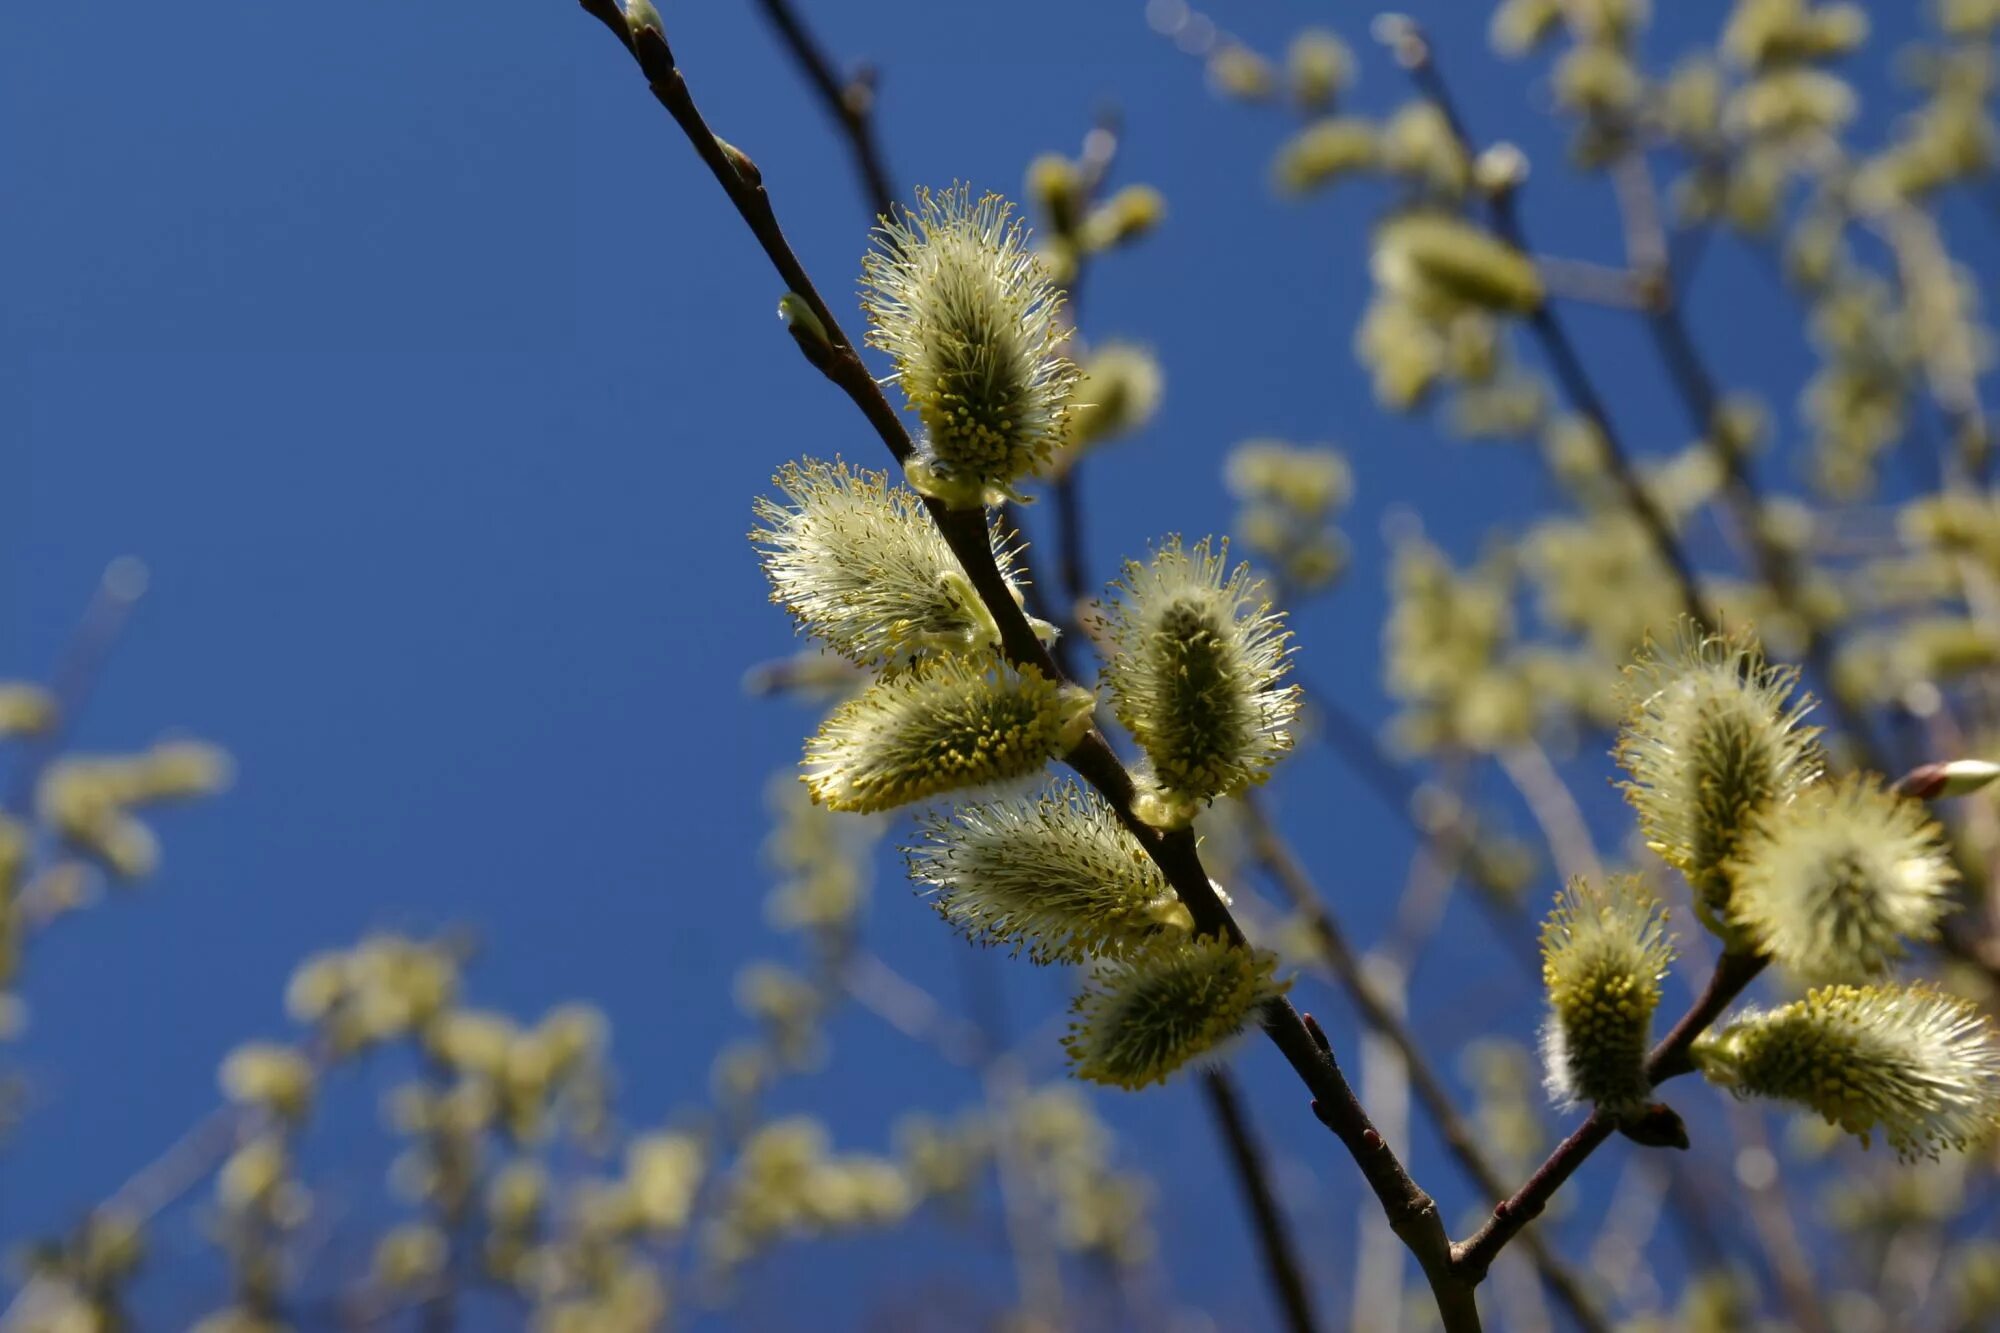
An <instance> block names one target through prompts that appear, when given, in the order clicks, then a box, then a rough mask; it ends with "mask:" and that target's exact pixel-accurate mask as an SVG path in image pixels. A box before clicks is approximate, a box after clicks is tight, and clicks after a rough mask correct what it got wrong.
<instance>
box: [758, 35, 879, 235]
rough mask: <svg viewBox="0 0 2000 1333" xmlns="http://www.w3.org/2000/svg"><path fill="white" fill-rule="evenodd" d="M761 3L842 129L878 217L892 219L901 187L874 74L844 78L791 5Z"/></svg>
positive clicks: (867, 71)
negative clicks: (878, 133)
mask: <svg viewBox="0 0 2000 1333" xmlns="http://www.w3.org/2000/svg"><path fill="white" fill-rule="evenodd" d="M757 3H758V5H759V6H760V7H761V8H762V9H763V11H764V17H765V18H767V19H769V20H770V22H771V26H772V27H774V28H776V29H777V30H778V36H779V37H780V38H781V39H782V40H783V41H784V43H785V49H786V50H788V51H790V52H791V53H792V59H793V60H794V61H796V62H797V63H798V66H799V68H800V69H801V70H803V71H805V75H806V79H807V81H808V82H810V83H811V84H812V88H813V92H814V93H815V94H817V95H818V97H819V100H820V105H821V106H822V107H824V108H825V110H826V113H827V114H828V115H829V116H831V117H832V118H833V121H834V124H836V125H838V126H839V127H840V137H841V138H842V139H843V140H844V141H845V142H846V144H847V151H848V153H849V155H850V156H852V157H853V159H854V169H855V171H856V173H857V174H859V176H860V178H861V183H862V189H863V191H864V193H865V194H866V197H867V201H868V208H869V211H870V212H871V213H872V214H873V215H874V216H876V217H878V218H879V217H887V216H888V215H889V212H890V210H891V209H892V208H893V207H894V205H895V200H896V187H895V186H894V185H893V184H892V183H891V181H892V179H893V178H892V177H891V176H890V174H889V168H888V166H887V165H886V164H885V163H884V162H883V160H882V144H881V142H880V140H878V139H877V138H876V137H875V115H874V113H875V79H874V75H873V73H872V71H870V70H867V69H865V68H864V69H862V70H859V71H857V72H856V73H855V74H853V75H852V76H850V77H848V78H845V79H843V78H842V77H841V76H840V75H839V74H838V73H836V72H835V70H834V64H833V61H832V60H831V59H830V58H829V57H828V56H827V54H826V50H825V48H824V47H822V46H821V45H820V44H819V43H818V42H816V41H814V40H813V35H812V34H811V33H810V32H808V31H807V30H806V26H805V24H804V22H803V21H801V20H800V18H799V15H798V11H797V10H796V9H794V8H793V7H792V3H791V0H757Z"/></svg>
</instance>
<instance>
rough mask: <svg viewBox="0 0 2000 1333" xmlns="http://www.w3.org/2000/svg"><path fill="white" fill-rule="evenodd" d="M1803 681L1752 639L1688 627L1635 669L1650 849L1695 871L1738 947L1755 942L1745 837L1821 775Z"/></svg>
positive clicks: (1633, 733)
mask: <svg viewBox="0 0 2000 1333" xmlns="http://www.w3.org/2000/svg"><path fill="white" fill-rule="evenodd" d="M1797 680H1798V673H1797V672H1796V671H1794V670H1792V669H1790V668H1788V667H1775V666H1771V665H1769V664H1768V663H1766V662H1765V660H1764V654H1763V650H1762V649H1761V648H1760V647H1759V646H1758V645H1757V643H1756V641H1755V640H1754V639H1752V638H1750V637H1749V636H1747V635H1743V634H1731V635H1704V634H1701V633H1699V632H1698V631H1696V630H1695V629H1694V628H1693V627H1692V626H1690V625H1687V624H1685V623H1684V624H1683V625H1682V627H1681V630H1680V633H1679V635H1678V636H1677V638H1676V641H1675V642H1674V643H1673V645H1672V646H1670V647H1666V648H1655V647H1651V646H1649V647H1648V648H1647V649H1646V651H1645V653H1644V654H1643V655H1642V656H1641V657H1640V659H1639V661H1638V662H1637V663H1636V664H1635V665H1633V666H1632V667H1630V668H1628V670H1627V672H1626V682H1625V697H1626V702H1627V713H1626V718H1625V724H1624V727H1623V729H1622V730H1621V732H1620V733H1619V738H1618V750H1617V755H1618V762H1619V763H1620V764H1621V765H1623V766H1624V768H1625V771H1626V772H1627V773H1629V774H1630V775H1631V780H1630V781H1629V782H1627V783H1625V796H1626V799H1627V800H1629V801H1630V802H1631V803H1632V806H1633V808H1634V809H1636V810H1637V811H1638V814H1639V827H1640V831H1641V832H1642V833H1643V834H1644V835H1645V838H1646V845H1647V846H1648V847H1650V848H1652V849H1653V850H1654V851H1655V852H1657V853H1659V855H1660V856H1661V857H1662V858H1663V859H1664V860H1665V861H1666V862H1667V864H1669V865H1671V866H1673V867H1674V868H1675V869H1676V870H1679V871H1680V872H1681V873H1682V874H1683V875H1685V876H1686V877H1687V881H1688V884H1689V886H1690V887H1691V888H1693V890H1694V897H1695V908H1696V910H1697V911H1698V912H1699V913H1700V914H1701V918H1702V920H1703V922H1704V923H1705V924H1707V925H1708V927H1709V928H1710V929H1712V930H1714V931H1715V932H1716V933H1717V934H1719V935H1721V936H1722V937H1723V938H1724V939H1725V940H1727V941H1729V942H1730V943H1731V944H1743V943H1746V941H1744V939H1743V937H1742V932H1741V930H1740V929H1739V928H1737V927H1735V926H1733V925H1732V924H1731V920H1730V915H1729V901H1730V882H1731V881H1730V873H1729V865H1730V861H1731V859H1732V858H1733V857H1734V856H1735V855H1736V849H1737V846H1738V844H1739V843H1740V842H1741V841H1742V839H1743V838H1744V837H1745V836H1746V835H1747V834H1748V833H1749V831H1750V829H1751V827H1752V825H1753V823H1754V821H1755V820H1757V819H1758V818H1760V817H1761V816H1763V815H1764V814H1765V813H1766V812H1768V811H1770V810H1773V809H1776V808H1777V807H1779V806H1782V805H1785V804H1787V803H1789V802H1790V801H1792V800H1793V799H1794V798H1795V797H1797V796H1798V794H1799V793H1800V792H1802V791H1804V790H1805V789H1806V787H1807V786H1809V785H1810V784H1811V783H1812V782H1813V781H1814V780H1815V779H1817V778H1818V777H1819V773H1820V764H1821V759H1820V753H1819V748H1818V746H1817V745H1816V744H1815V741H1814V738H1815V737H1816V736H1817V735H1818V731H1817V729H1816V728H1812V727H1808V726H1806V725H1805V716H1806V713H1807V712H1808V711H1809V710H1810V709H1811V708H1812V700H1811V698H1810V697H1809V696H1800V697H1797V698H1794V697H1793V694H1792V690H1793V686H1794V685H1795V684H1796V683H1797Z"/></svg>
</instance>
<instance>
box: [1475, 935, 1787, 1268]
mask: <svg viewBox="0 0 2000 1333" xmlns="http://www.w3.org/2000/svg"><path fill="white" fill-rule="evenodd" d="M1764 962H1765V960H1764V959H1762V958H1752V957H1749V956H1747V955H1744V954H1734V953H1726V954H1724V955H1722V957H1721V958H1720V959H1718V960H1717V961H1716V964H1715V972H1714V973H1713V974H1712V975H1711V976H1710V977H1709V979H1708V986H1707V988H1706V989H1704V990H1703V991H1702V993H1701V995H1700V997H1699V998H1698V999H1696V1000H1695V1002H1694V1004H1693V1005H1692V1006H1690V1007H1689V1009H1688V1011H1687V1012H1686V1013H1685V1014H1683V1015H1681V1019H1680V1021H1679V1022H1678V1023H1676V1024H1674V1026H1673V1029H1672V1030H1671V1031H1670V1032H1668V1033H1667V1035H1666V1036H1664V1037H1662V1038H1661V1039H1660V1041H1659V1043H1658V1044H1657V1045H1655V1046H1654V1047H1653V1050H1652V1053H1651V1054H1650V1055H1648V1056H1647V1057H1646V1078H1647V1079H1648V1081H1650V1082H1651V1083H1652V1085H1653V1086H1654V1087H1658V1086H1659V1085H1660V1084H1662V1083H1664V1082H1666V1081H1667V1080H1668V1079H1670V1078H1678V1077H1680V1076H1681V1075H1682V1074H1686V1073H1689V1072H1691V1071H1692V1070H1693V1069H1694V1061H1693V1059H1692V1057H1691V1056H1690V1054H1689V1052H1690V1051H1691V1050H1692V1049H1693V1047H1694V1041H1695V1038H1696V1037H1699V1036H1700V1035H1701V1034H1702V1033H1704V1032H1706V1031H1707V1030H1708V1029H1709V1027H1710V1026H1711V1025H1712V1024H1713V1023H1714V1022H1715V1020H1716V1019H1718V1018H1720V1017H1722V1013H1723V1011H1724V1010H1725V1009H1727V1008H1728V1007H1729V1006H1730V1004H1731V1003H1732V1002H1733V1001H1734V1000H1735V999H1736V997H1737V996H1738V995H1741V994H1742V993H1743V989H1744V987H1746V986H1748V985H1749V984H1750V983H1751V982H1752V981H1754V980H1755V979H1756V977H1757V974H1758V973H1759V972H1762V971H1763V970H1764ZM1614 1128H1615V1126H1614V1125H1613V1123H1612V1119H1611V1117H1609V1116H1607V1115H1605V1114H1604V1113H1603V1112H1602V1111H1592V1112H1591V1113H1590V1117H1589V1118H1588V1119H1587V1120H1585V1121H1584V1122H1583V1123H1582V1124H1581V1125H1578V1126H1577V1127H1576V1129H1575V1131H1574V1132H1573V1133H1571V1134H1570V1136H1569V1137H1568V1138H1566V1139H1564V1140H1563V1141H1562V1142H1561V1143H1560V1144H1558V1145H1557V1146H1556V1149H1555V1151H1554V1152H1552V1153H1550V1154H1549V1156H1548V1158H1547V1159H1546V1160H1545V1161H1543V1163H1542V1164H1541V1165H1540V1166H1538V1167H1536V1168H1535V1171H1534V1174H1532V1175H1530V1176H1529V1177H1528V1179H1527V1181H1526V1183H1524V1184H1523V1185H1522V1186H1521V1188H1520V1189H1518V1190H1516V1191H1514V1193H1512V1194H1510V1195H1508V1196H1507V1197H1506V1198H1504V1199H1502V1200H1501V1201H1500V1203H1498V1204H1497V1205H1495V1207H1494V1209H1493V1216H1492V1217H1490V1218H1488V1219H1487V1221H1486V1224H1485V1225H1484V1226H1482V1227H1480V1228H1479V1230H1478V1231H1477V1232H1475V1233H1473V1235H1472V1236H1471V1238H1469V1239H1467V1240H1465V1241H1463V1242H1461V1243H1460V1244H1458V1245H1455V1246H1453V1247H1452V1264H1453V1267H1454V1268H1456V1269H1458V1270H1459V1273H1460V1275H1461V1276H1462V1277H1463V1278H1464V1279H1465V1280H1467V1281H1469V1282H1473V1283H1477V1282H1478V1281H1480V1279H1482V1278H1484V1277H1485V1276H1486V1271H1487V1269H1489V1268H1491V1267H1492V1265H1493V1259H1494V1256H1496V1255H1498V1254H1499V1253H1500V1251H1501V1250H1502V1249H1504V1248H1506V1246H1507V1243H1508V1242H1509V1241H1511V1240H1513V1239H1514V1238H1515V1237H1516V1236H1518V1235H1520V1234H1521V1228H1523V1227H1525V1226H1527V1225H1528V1223H1530V1222H1532V1221H1534V1220H1535V1219H1536V1218H1537V1217H1539V1216H1541V1213H1542V1210H1543V1209H1544V1208H1546V1207H1548V1203H1549V1200H1550V1199H1551V1198H1552V1197H1554V1195H1555V1192H1556V1191H1557V1190H1558V1189H1561V1188H1562V1185H1563V1182H1564V1181H1566V1180H1568V1179H1569V1178H1570V1177H1571V1176H1572V1175H1574V1174H1576V1169H1577V1168H1578V1167H1580V1166H1582V1165H1583V1164H1584V1162H1585V1161H1586V1160H1587V1159H1588V1158H1589V1157H1590V1154H1591V1153H1593V1152H1595V1151H1596V1150H1597V1146H1598V1145H1599V1144H1601V1143H1603V1142H1604V1141H1605V1140H1606V1139H1608V1138H1610V1137H1611V1133H1612V1130H1613V1129H1614Z"/></svg>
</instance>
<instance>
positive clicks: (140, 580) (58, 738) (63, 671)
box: [5, 556, 148, 815]
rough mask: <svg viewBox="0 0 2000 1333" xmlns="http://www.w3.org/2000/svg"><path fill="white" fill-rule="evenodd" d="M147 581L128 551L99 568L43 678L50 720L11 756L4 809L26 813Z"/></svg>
mask: <svg viewBox="0 0 2000 1333" xmlns="http://www.w3.org/2000/svg"><path fill="white" fill-rule="evenodd" d="M147 581H148V578H147V573H146V566H145V563H144V562H143V561H141V560H139V559H137V558H136V557H133V556H121V557H120V558H118V559H116V560H113V561H112V562H111V563H110V564H108V565H106V566H105V567H104V575H103V577H102V578H100V579H99V580H98V581H97V588H96V590H95V591H94V592H93V593H92V594H91V597H90V602H89V604H88V605H86V606H85V607H84V611H83V617H82V619H81V620H79V621H78V622H77V625H76V628H75V629H74V630H73V631H71V633H70V636H69V639H68V641H67V642H66V643H64V644H63V649H62V656H61V657H60V658H59V659H58V660H57V662H56V666H55V670H54V671H53V672H52V673H51V674H50V677H49V694H50V696H51V697H52V698H53V699H54V700H55V720H54V722H53V723H52V724H51V725H50V726H48V727H47V728H46V729H44V730H43V731H41V732H40V733H39V734H37V735H34V736H31V737H29V738H28V740H27V742H26V744H25V745H24V746H23V747H22V749H21V752H20V754H19V756H18V757H17V758H16V760H15V765H16V766H15V769H14V775H13V780H12V781H11V782H9V783H8V784H7V800H6V805H5V809H6V811H7V813H9V814H13V815H24V814H26V813H27V810H28V807H29V805H30V804H32V803H33V801H34V799H35V786H36V784H37V783H39V782H40V781H41V777H42V771H43V770H44V769H46V768H47V767H48V764H49V761H50V760H51V759H53V758H54V757H55V754H56V751H57V750H58V749H59V748H60V747H61V745H62V740H63V737H64V736H65V735H67V734H68V732H69V729H70V728H71V727H72V726H74V725H75V722H76V717H77V715H78V714H79V713H81V712H82V711H83V705H84V704H85V703H86V702H87V701H88V700H89V698H90V692H91V690H93V689H94V688H96V685H97V677H98V674H99V673H100V672H101V671H102V670H103V669H104V661H105V658H106V657H108V656H109V655H110V653H111V649H112V647H113V646H114V645H115V644H116V643H117V642H118V636H119V634H120V633H121V632H122V631H123V630H124V628H125V621H126V619H127V618H128V617H129V616H130V615H131V614H132V608H133V607H135V606H137V605H138V604H139V599H140V598H141V597H144V596H145V595H146V584H147Z"/></svg>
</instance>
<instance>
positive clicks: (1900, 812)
mask: <svg viewBox="0 0 2000 1333" xmlns="http://www.w3.org/2000/svg"><path fill="white" fill-rule="evenodd" d="M1729 877H1730V881H1731V883H1732V885H1733V892H1732V893H1731V895H1730V900H1729V916H1730V920H1731V921H1732V922H1733V923H1734V924H1735V925H1736V926H1737V927H1738V928H1740V929H1741V930H1743V931H1746V932H1747V933H1748V934H1749V935H1750V937H1751V939H1752V940H1753V941H1754V942H1755V943H1756V945H1757V947H1758V948H1760V949H1761V950H1762V951H1763V952H1765V953H1767V954H1769V955H1770V956H1771V957H1773V958H1775V959H1777V960H1778V962H1779V963H1781V964H1783V965H1784V967H1785V968H1786V969H1787V970H1788V971H1790V972H1791V973H1792V974H1793V975H1794V976H1797V977H1800V978H1802V979H1804V980H1805V981H1808V982H1827V981H1849V980H1855V979H1857V978H1862V977H1868V976H1875V975H1879V974H1881V973H1884V972H1887V971H1888V970H1889V968H1890V967H1891V965H1892V964H1894V962H1895V961H1896V959H1898V958H1899V957H1901V956H1902V953H1903V945H1904V942H1905V941H1908V940H1922V939H1928V938H1930V937H1931V935H1932V934H1933V933H1934V932H1935V930H1936V927H1937V921H1938V918H1939V916H1940V915H1942V914H1943V912H1944V911H1945V910H1946V908H1947V907H1948V906H1949V905H1950V893H1951V887H1952V885H1953V884H1954V883H1955V882H1956V881H1957V879H1958V872H1957V871H1956V869H1954V868H1953V866H1952V863H1951V854H1950V852H1949V851H1947V850H1946V848H1945V845H1944V838H1943V831H1942V830H1941V829H1939V827H1938V826H1937V824H1936V823H1935V822H1933V821H1932V820H1931V818H1930V816H1929V815H1928V814H1927V813H1925V811H1924V808H1923V807H1922V806H1921V805H1919V804H1918V803H1917V802H1915V801H1911V800H1907V799H1904V798H1902V797H1899V796H1895V795H1892V794H1891V793H1889V792H1887V791H1885V790H1883V788H1882V786H1881V783H1880V781H1879V780H1877V779H1874V778H1859V777H1850V778H1844V779H1842V780H1840V781H1838V782H1832V783H1819V784H1816V785H1814V786H1812V787H1809V788H1807V789H1806V790H1805V791H1804V792H1803V793H1801V794H1800V795H1799V797H1798V798H1797V799H1795V800H1793V801H1791V802H1789V803H1787V804H1785V805H1781V806H1777V807H1775V808H1773V809H1771V810H1769V811H1767V812H1765V813H1764V815H1763V816H1761V817H1760V818H1759V819H1758V820H1757V821H1756V823H1755V824H1754V826H1753V827H1752V829H1751V831H1750V832H1749V834H1748V835H1747V836H1745V837H1744V839H1743V840H1742V843H1741V844H1740V846H1739V847H1738V849H1737V853H1736V856H1735V858H1734V860H1733V861H1732V862H1731V863H1730V866H1729Z"/></svg>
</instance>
